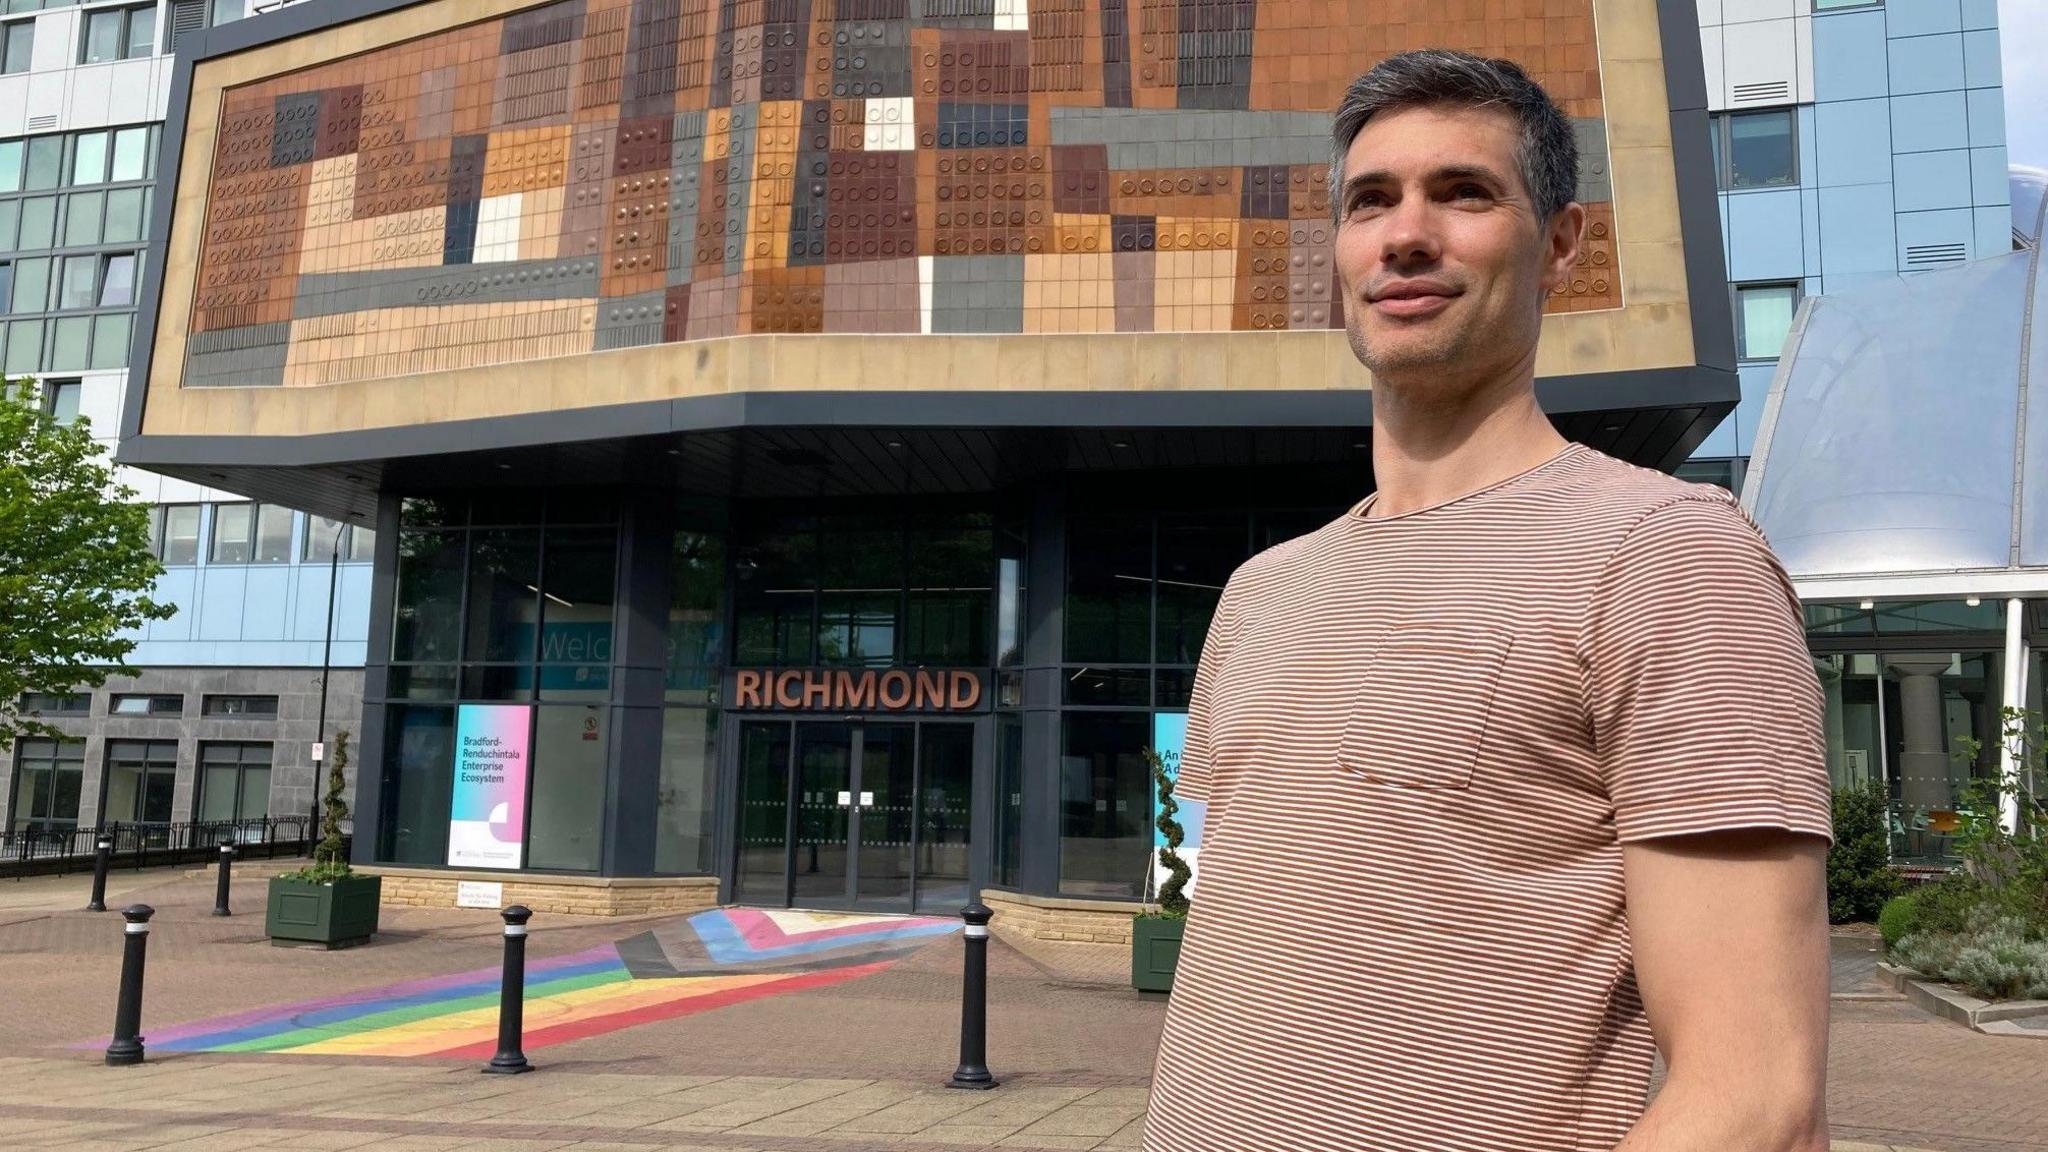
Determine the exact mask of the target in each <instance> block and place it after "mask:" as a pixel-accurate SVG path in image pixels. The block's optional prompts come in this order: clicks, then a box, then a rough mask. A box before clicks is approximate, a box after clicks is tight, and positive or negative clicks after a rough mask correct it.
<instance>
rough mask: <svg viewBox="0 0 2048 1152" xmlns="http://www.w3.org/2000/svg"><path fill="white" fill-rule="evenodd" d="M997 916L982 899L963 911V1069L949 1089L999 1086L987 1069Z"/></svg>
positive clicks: (947, 1085) (956, 1072)
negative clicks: (991, 925) (991, 930)
mask: <svg viewBox="0 0 2048 1152" xmlns="http://www.w3.org/2000/svg"><path fill="white" fill-rule="evenodd" d="M994 916H995V913H994V912H992V911H990V910H989V908H988V906H987V905H985V904H983V903H982V902H981V901H980V900H976V901H975V902H974V903H972V904H969V905H968V906H967V907H965V908H962V909H961V910H960V918H961V919H962V920H965V921H967V929H966V931H965V932H964V933H963V935H964V938H965V940H966V944H967V968H966V971H965V972H964V973H962V976H961V980H960V1067H958V1068H955V1069H954V1070H953V1078H952V1079H951V1080H949V1081H947V1083H946V1087H948V1088H974V1089H979V1090H984V1091H985V1090H987V1089H990V1088H993V1087H995V1086H996V1078H995V1076H994V1075H992V1074H991V1073H990V1072H989V1070H988V922H989V920H990V919H991V918H993V917H994Z"/></svg>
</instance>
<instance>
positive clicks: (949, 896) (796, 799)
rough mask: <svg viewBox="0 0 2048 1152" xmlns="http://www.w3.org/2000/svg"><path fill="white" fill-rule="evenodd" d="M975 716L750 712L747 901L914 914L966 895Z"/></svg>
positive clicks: (743, 804) (739, 875)
mask: <svg viewBox="0 0 2048 1152" xmlns="http://www.w3.org/2000/svg"><path fill="white" fill-rule="evenodd" d="M973 767H974V726H973V725H972V724H964V723H959V722H951V723H947V722H907V721H887V722H882V721H877V722H871V723H851V722H832V723H826V722H817V723H813V722H808V721H804V722H790V721H772V722H749V723H746V724H743V725H741V730H740V830H739V832H740V834H739V853H738V860H737V862H736V863H737V868H736V872H735V876H734V885H733V889H734V897H735V899H737V900H738V901H740V902H741V903H749V904H775V905H791V906H797V907H805V908H845V909H858V910H861V911H872V912H909V911H911V910H912V909H913V908H932V907H944V908H946V909H948V910H949V911H950V910H952V909H955V908H957V907H959V905H960V904H962V903H964V902H965V900H966V896H967V890H968V871H967V867H968V847H969V838H968V823H969V820H970V818H971V816H972V810H973V803H972V797H973Z"/></svg>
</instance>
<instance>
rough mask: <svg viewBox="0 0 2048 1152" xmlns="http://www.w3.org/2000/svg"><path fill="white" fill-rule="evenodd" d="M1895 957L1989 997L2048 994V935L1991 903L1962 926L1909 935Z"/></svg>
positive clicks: (2016, 997) (1902, 962)
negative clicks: (1954, 929) (2001, 911)
mask: <svg viewBox="0 0 2048 1152" xmlns="http://www.w3.org/2000/svg"><path fill="white" fill-rule="evenodd" d="M1892 959H1893V960H1894V961H1895V962H1897V963H1899V964H1903V965H1904V966H1906V967H1908V968H1911V969H1913V970H1914V971H1916V972H1919V973H1921V974H1923V975H1927V976H1932V977H1934V978H1936V979H1938V980H1945V981H1947V982H1949V983H1951V984H1960V985H1962V986H1963V987H1964V988H1967V989H1969V990H1970V991H1972V992H1975V993H1977V994H1978V995H1980V996H1984V997H1986V998H1988V999H1993V1000H2005V999H2044V998H2048V939H2044V937H2043V934H2042V932H2041V931H2040V929H2039V928H2038V926H2035V925H2030V924H2028V923H2027V922H2026V921H2024V920H2021V919H2020V918H2018V917H2016V916H2007V915H2002V914H2000V913H1999V911H1998V910H1997V909H1996V908H1994V907H1991V906H1989V905H1978V906H1977V907H1975V908H1972V909H1971V910H1970V913H1969V918H1968V921H1967V923H1966V924H1965V925H1964V926H1963V928H1962V930H1961V931H1958V932H1916V933H1914V934H1912V935H1910V936H1907V937H1906V938H1905V939H1903V940H1901V941H1899V944H1898V947H1896V948H1894V949H1893V950H1892Z"/></svg>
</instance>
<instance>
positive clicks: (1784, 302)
mask: <svg viewBox="0 0 2048 1152" xmlns="http://www.w3.org/2000/svg"><path fill="white" fill-rule="evenodd" d="M1798 307H1799V286H1798V285H1797V284H1738V285H1736V286H1735V350H1736V355H1737V356H1738V357H1739V358H1740V359H1743V360H1775V359H1777V358H1778V353H1779V352H1780V351H1782V350H1783V349H1784V347H1785V337H1786V336H1787V335H1788V334H1790V333H1791V331H1792V314H1793V313H1794V312H1795V311H1796V310H1797V309H1798Z"/></svg>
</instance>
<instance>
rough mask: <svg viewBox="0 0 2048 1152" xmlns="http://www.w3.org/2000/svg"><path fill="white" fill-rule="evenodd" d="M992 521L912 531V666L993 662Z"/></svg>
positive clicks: (983, 518)
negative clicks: (991, 658)
mask: <svg viewBox="0 0 2048 1152" xmlns="http://www.w3.org/2000/svg"><path fill="white" fill-rule="evenodd" d="M992 524H993V521H992V518H991V517H989V516H987V515H983V514H978V513H977V514H973V515H967V516H945V517H937V516H935V517H930V518H925V519H921V520H919V521H917V522H914V523H913V524H912V525H911V528H910V540H909V560H910V572H909V579H910V592H909V597H908V602H909V622H908V623H909V638H908V646H907V651H906V652H905V655H904V659H905V660H906V662H908V663H912V664H987V663H988V662H989V636H988V627H989V611H990V607H991V605H990V600H989V593H990V587H989V578H990V574H991V572H992V571H993V569H994V567H995V532H994V529H993V527H992Z"/></svg>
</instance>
